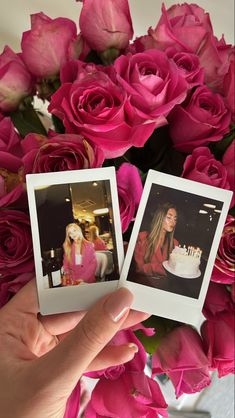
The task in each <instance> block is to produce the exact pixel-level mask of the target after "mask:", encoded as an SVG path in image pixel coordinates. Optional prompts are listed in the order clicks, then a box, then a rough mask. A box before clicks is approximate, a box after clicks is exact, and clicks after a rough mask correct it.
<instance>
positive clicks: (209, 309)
mask: <svg viewBox="0 0 235 418" xmlns="http://www.w3.org/2000/svg"><path fill="white" fill-rule="evenodd" d="M233 310H234V306H233V302H232V299H231V295H230V293H229V292H228V290H227V289H226V287H225V286H223V285H222V284H217V283H212V282H211V283H210V285H209V288H208V291H207V295H206V299H205V303H204V306H203V311H202V312H203V315H204V316H205V317H206V319H215V318H216V317H217V316H218V315H220V314H221V313H224V312H232V311H233Z"/></svg>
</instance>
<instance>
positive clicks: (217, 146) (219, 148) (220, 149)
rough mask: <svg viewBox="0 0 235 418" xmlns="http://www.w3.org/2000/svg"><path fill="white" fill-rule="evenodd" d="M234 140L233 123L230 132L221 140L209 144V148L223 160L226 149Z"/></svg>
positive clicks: (234, 130)
mask: <svg viewBox="0 0 235 418" xmlns="http://www.w3.org/2000/svg"><path fill="white" fill-rule="evenodd" d="M234 140H235V125H232V126H231V130H230V132H229V134H228V135H226V136H225V137H224V138H222V139H221V140H220V141H218V142H213V143H211V144H210V145H209V148H210V150H211V152H212V153H213V154H214V156H215V158H216V159H217V160H222V158H223V155H224V153H225V151H226V149H227V148H228V147H229V145H230V144H231V143H232V142H233V141H234Z"/></svg>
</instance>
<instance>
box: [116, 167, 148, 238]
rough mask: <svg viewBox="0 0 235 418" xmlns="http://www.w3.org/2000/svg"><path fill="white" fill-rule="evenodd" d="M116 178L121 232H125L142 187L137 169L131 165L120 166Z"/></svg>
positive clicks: (136, 205) (133, 213) (134, 210)
mask: <svg viewBox="0 0 235 418" xmlns="http://www.w3.org/2000/svg"><path fill="white" fill-rule="evenodd" d="M116 177H117V188H118V198H119V207H120V216H121V222H122V232H125V231H126V230H127V229H128V226H129V224H130V222H131V221H132V220H133V219H134V216H135V213H136V211H137V209H138V206H139V203H140V199H141V195H142V192H143V185H142V182H141V178H140V175H139V172H138V169H137V168H136V167H135V166H134V165H132V164H128V163H124V164H122V165H121V166H120V168H119V169H118V171H117V173H116Z"/></svg>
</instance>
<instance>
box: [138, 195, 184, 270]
mask: <svg viewBox="0 0 235 418" xmlns="http://www.w3.org/2000/svg"><path fill="white" fill-rule="evenodd" d="M176 223H177V210H176V208H175V206H174V205H173V204H171V203H165V204H163V205H162V206H160V207H159V208H158V209H157V210H156V212H155V215H154V217H153V220H152V223H151V230H150V232H147V231H142V232H140V233H139V236H138V239H137V244H136V247H135V252H134V258H135V262H136V269H137V272H142V273H145V274H147V275H155V274H158V275H160V276H166V272H165V270H164V268H163V265H162V263H163V261H166V260H168V258H169V255H170V253H171V252H172V250H173V248H174V247H175V246H176V245H178V241H177V240H176V239H175V238H174V231H175V226H176Z"/></svg>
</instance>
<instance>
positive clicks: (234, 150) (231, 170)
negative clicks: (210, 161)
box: [222, 139, 235, 191]
mask: <svg viewBox="0 0 235 418" xmlns="http://www.w3.org/2000/svg"><path fill="white" fill-rule="evenodd" d="M234 157H235V139H233V140H232V142H231V144H230V145H229V147H228V148H227V149H226V151H225V153H224V155H223V158H222V163H223V165H224V166H225V168H226V170H227V173H228V181H229V184H230V188H231V190H233V191H235V162H234Z"/></svg>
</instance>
